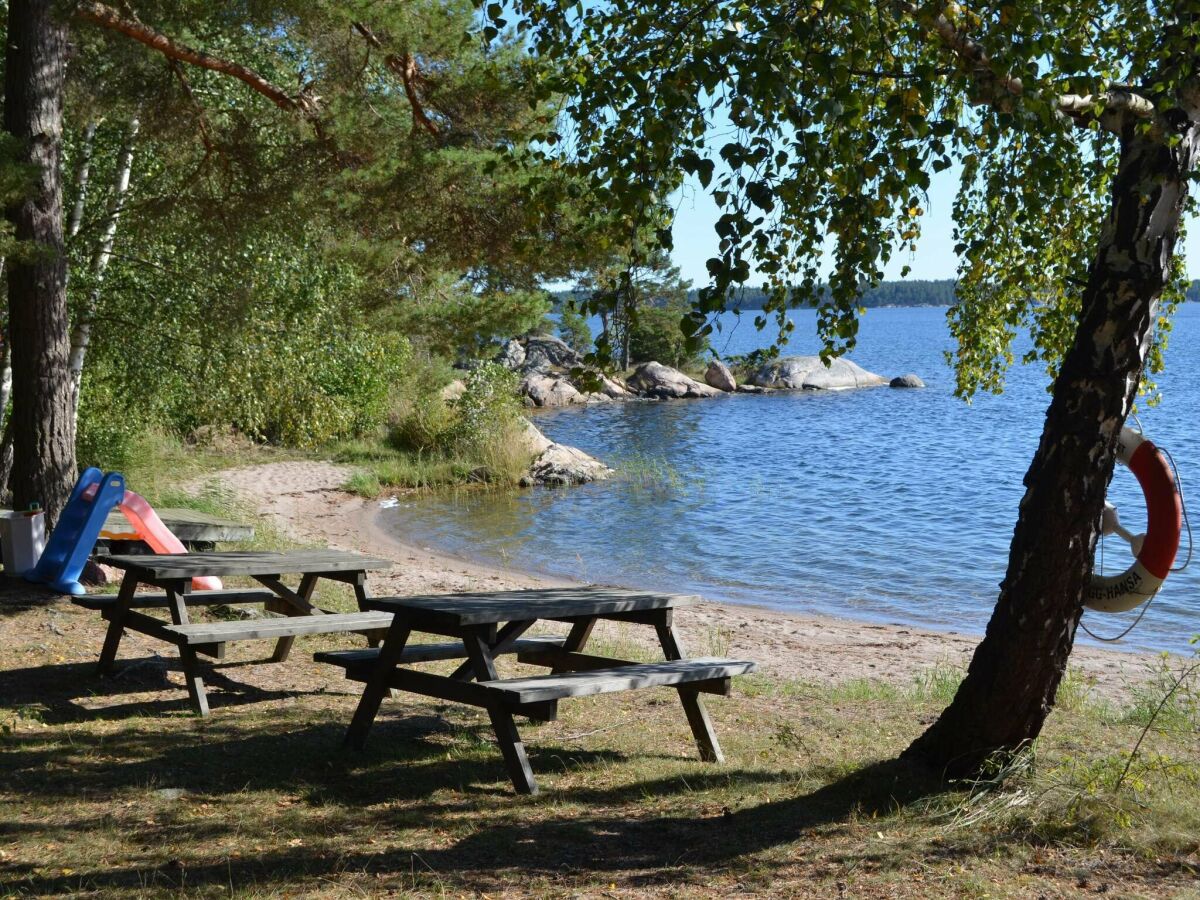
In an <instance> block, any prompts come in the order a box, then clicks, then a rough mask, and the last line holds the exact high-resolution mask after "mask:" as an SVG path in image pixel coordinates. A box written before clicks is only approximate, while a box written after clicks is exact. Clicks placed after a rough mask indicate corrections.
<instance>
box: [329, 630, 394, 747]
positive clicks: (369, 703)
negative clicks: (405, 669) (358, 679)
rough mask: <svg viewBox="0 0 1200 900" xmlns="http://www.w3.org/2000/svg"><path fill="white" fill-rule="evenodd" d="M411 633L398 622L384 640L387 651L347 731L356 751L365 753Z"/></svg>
mask: <svg viewBox="0 0 1200 900" xmlns="http://www.w3.org/2000/svg"><path fill="white" fill-rule="evenodd" d="M409 630H410V629H409V627H408V625H407V624H405V623H403V622H401V621H399V620H398V619H394V620H393V621H392V626H391V628H389V629H388V633H387V637H386V638H384V641H383V648H382V649H381V650H380V651H379V658H378V659H377V660H376V661H375V668H374V670H372V672H371V677H370V678H369V679H367V685H366V687H364V688H363V693H362V697H361V698H360V699H359V701H358V709H356V710H354V718H353V719H351V720H350V727H349V728H347V729H346V739H345V743H347V744H349V745H350V746H351V747H353V748H354V749H356V750H361V749H362V748H363V747H365V746H366V745H367V733H368V732H369V731H370V730H371V725H372V724H373V723H374V722H375V715H376V713H378V712H379V704H380V703H382V702H383V697H384V694H386V693H387V692H388V682H389V681H391V678H392V672H393V671H395V669H396V664H397V663H398V662H400V656H401V654H403V653H404V645H405V644H407V643H408V635H409Z"/></svg>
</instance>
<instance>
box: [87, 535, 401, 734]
mask: <svg viewBox="0 0 1200 900" xmlns="http://www.w3.org/2000/svg"><path fill="white" fill-rule="evenodd" d="M97 559H98V560H99V562H101V563H103V564H104V565H107V566H112V567H114V568H117V569H122V570H124V572H125V575H124V577H123V578H122V580H121V589H120V592H119V593H118V594H117V595H116V596H115V597H114V596H104V595H99V594H87V595H84V596H82V597H73V598H72V602H74V603H76V604H77V605H79V606H82V607H84V608H86V609H92V610H98V611H99V612H100V614H101V616H102V617H103V618H104V619H105V620H106V621H107V622H108V632H107V634H106V635H105V638H104V647H103V649H102V650H101V651H100V663H99V672H100V674H102V675H107V674H109V673H111V672H112V670H113V664H114V662H115V661H116V658H117V648H118V647H119V646H120V644H121V637H122V635H123V634H124V633H125V632H126V631H136V632H139V633H141V634H145V635H148V636H150V637H154V638H158V639H159V640H162V641H165V642H167V643H169V644H174V645H175V646H176V647H178V648H179V659H180V663H181V665H182V667H183V673H184V679H185V681H186V683H187V691H188V697H189V698H190V700H191V703H192V707H193V708H194V709H195V710H196V712H197V713H199V714H200V715H202V716H206V715H208V697H207V695H206V693H205V689H204V679H203V678H202V677H201V674H200V670H199V668H198V661H197V654H204V655H205V656H210V657H213V658H215V659H222V658H224V656H225V645H226V644H227V643H230V642H232V641H261V640H274V641H275V650H274V652H273V654H272V656H271V660H272V661H274V662H281V661H283V660H285V659H287V657H288V653H289V652H290V651H291V648H292V643H293V642H294V641H295V639H296V637H297V635H301V634H335V633H339V632H360V633H363V634H364V635H366V636H367V638H368V640H371V641H377V640H378V637H379V636H381V635H382V633H383V631H384V629H386V628H387V627H388V626H389V625H390V624H391V620H392V617H391V616H389V615H387V614H384V613H379V612H370V611H367V610H366V607H365V603H366V601H367V599H368V597H367V589H366V574H367V572H368V571H372V570H378V569H390V568H391V567H392V563H391V562H390V561H388V560H386V559H374V558H372V557H368V556H362V555H360V554H357V553H345V552H342V551H339V550H292V551H287V552H282V553H276V552H264V551H240V550H239V551H224V552H207V553H178V554H160V555H144V554H134V555H107V556H100V557H97ZM285 575H286V576H299V584H298V586H297V587H295V588H294V589H293V588H290V587H288V586H287V585H285V584H284V583H283V581H282V578H283V576H285ZM204 576H217V577H220V578H228V577H233V576H246V577H249V578H251V579H253V580H254V581H257V582H258V583H259V584H260V585H262V587H261V588H257V589H232V590H219V591H195V592H193V590H192V579H193V578H196V577H204ZM322 578H324V579H327V580H329V581H338V582H342V583H345V584H349V585H351V586H352V587H353V588H354V595H355V598H356V599H357V601H358V607H359V610H360V612H357V613H334V612H329V611H328V610H324V609H321V608H319V607H317V606H314V605H313V603H312V597H313V592H314V591H315V590H316V587H317V582H318V581H319V580H320V579H322ZM141 586H149V587H154V588H158V589H159V590H160V591H162V593H138V588H139V587H141ZM258 603H261V604H263V607H264V611H265V612H266V613H268V614H272V616H271V617H268V618H254V619H242V620H236V621H216V622H193V621H191V619H190V617H189V616H188V609H189V607H202V606H218V605H223V606H237V605H243V604H258ZM145 609H166V610H167V611H168V612H169V614H170V617H171V619H170V621H169V622H167V621H164V620H163V619H160V618H157V617H155V616H152V615H147V614H146V613H144V612H142V610H145Z"/></svg>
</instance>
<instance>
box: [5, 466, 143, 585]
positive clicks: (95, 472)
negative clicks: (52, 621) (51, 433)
mask: <svg viewBox="0 0 1200 900" xmlns="http://www.w3.org/2000/svg"><path fill="white" fill-rule="evenodd" d="M124 496H125V476H123V475H122V474H121V473H120V472H108V473H107V474H102V473H101V472H100V470H99V469H96V468H91V469H87V470H85V471H84V473H83V474H82V475H80V476H79V481H77V482H76V483H75V490H73V491H71V499H70V500H68V501H67V505H66V507H65V508H64V509H63V511H62V513H61V514H60V515H59V517H58V524H57V525H55V526H54V531H52V532H51V533H50V540H49V541H47V543H46V549H45V550H44V551H42V558H41V559H39V560H38V564H37V565H36V566H35V567H34V569H33V571H31V572H29V573H27V574H26V576H25V578H26V579H27V580H29V581H35V582H37V583H39V584H45V585H48V586H49V587H50V589H51V590H52V591H58V592H59V593H60V594H75V595H79V594H84V593H87V592H86V590H85V589H84V587H83V585H82V584H80V583H79V576H80V575H82V574H83V567H84V565H85V564H86V563H87V561H88V557H89V556H90V555H91V552H92V548H93V547H95V546H96V539H97V538H98V537H100V529H101V528H102V527H103V526H104V520H105V519H106V518H107V517H108V514H109V512H111V511H112V508H113V507H114V506H116V505H117V504H118V503H120V502H121V498H122V497H124Z"/></svg>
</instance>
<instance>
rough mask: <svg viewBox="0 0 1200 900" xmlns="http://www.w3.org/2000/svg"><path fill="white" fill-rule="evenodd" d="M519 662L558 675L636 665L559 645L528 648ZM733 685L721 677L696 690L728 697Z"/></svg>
mask: <svg viewBox="0 0 1200 900" xmlns="http://www.w3.org/2000/svg"><path fill="white" fill-rule="evenodd" d="M517 662H520V663H525V664H526V665H530V666H546V667H547V668H549V669H551V670H552V673H553V674H555V675H557V674H558V673H560V672H592V671H595V670H596V669H608V668H613V667H615V666H636V665H638V663H637V662H635V661H634V660H631V659H613V658H612V657H608V656H589V655H588V654H586V653H572V652H570V651H569V650H565V649H560V648H557V647H551V648H538V649H535V650H526V651H523V652H520V653H518V654H517ZM732 687H733V681H732V679H730V678H720V679H717V680H715V681H702V682H697V684H696V685H695V688H694V689H695V690H698V691H701V692H703V693H705V694H719V695H721V696H722V697H728V696H729V692H730V690H731V689H732Z"/></svg>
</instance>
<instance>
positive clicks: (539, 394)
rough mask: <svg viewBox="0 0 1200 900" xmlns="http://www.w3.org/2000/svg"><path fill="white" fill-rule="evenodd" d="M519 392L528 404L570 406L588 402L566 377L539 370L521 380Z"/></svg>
mask: <svg viewBox="0 0 1200 900" xmlns="http://www.w3.org/2000/svg"><path fill="white" fill-rule="evenodd" d="M519 392H520V394H521V396H522V397H524V398H525V402H526V404H528V405H529V406H570V405H572V404H574V403H587V402H588V398H587V397H585V396H584V395H583V394H581V393H579V391H577V390H576V389H575V386H574V385H573V384H571V382H569V381H567V379H565V378H562V377H559V376H556V375H546V374H543V373H541V372H530V373H529V374H528V375H526V376H525V377H524V378H523V379H522V380H521V386H520V388H519Z"/></svg>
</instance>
